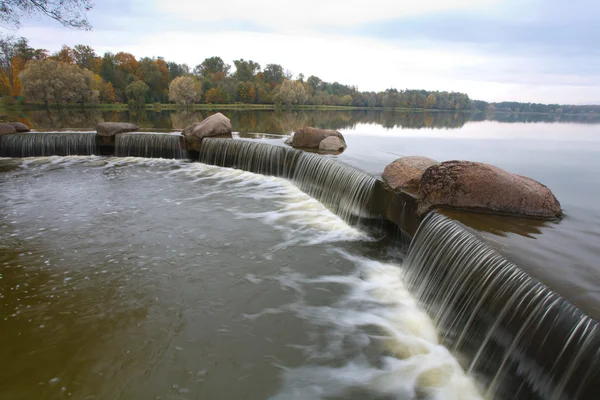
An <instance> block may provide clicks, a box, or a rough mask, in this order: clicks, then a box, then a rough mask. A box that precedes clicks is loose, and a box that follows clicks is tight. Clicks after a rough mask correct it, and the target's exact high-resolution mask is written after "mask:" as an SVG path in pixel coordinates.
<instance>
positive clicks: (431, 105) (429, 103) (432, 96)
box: [425, 93, 437, 108]
mask: <svg viewBox="0 0 600 400" xmlns="http://www.w3.org/2000/svg"><path fill="white" fill-rule="evenodd" d="M436 102H437V98H436V97H435V94H433V93H431V94H430V95H429V96H427V100H425V108H434V106H435V103H436Z"/></svg>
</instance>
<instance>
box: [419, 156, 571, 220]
mask: <svg viewBox="0 0 600 400" xmlns="http://www.w3.org/2000/svg"><path fill="white" fill-rule="evenodd" d="M434 207H450V208H459V209H465V210H473V211H485V212H493V213H501V214H512V215H521V216H528V217H536V218H546V219H553V218H557V217H560V216H561V215H562V210H561V208H560V203H559V202H558V200H556V197H554V195H553V194H552V192H551V191H550V189H548V188H547V187H546V186H544V185H542V184H541V183H539V182H538V181H535V180H533V179H531V178H527V177H524V176H521V175H515V174H511V173H509V172H506V171H504V170H502V169H500V168H498V167H494V166H493V165H489V164H484V163H477V162H470V161H446V162H443V163H441V164H438V165H434V166H432V167H429V168H428V169H427V170H426V171H425V173H424V174H423V176H422V177H421V184H420V186H419V205H418V213H419V215H421V216H423V215H425V214H426V213H427V212H428V211H429V210H431V209H432V208H434Z"/></svg>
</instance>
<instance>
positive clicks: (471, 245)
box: [404, 213, 600, 400]
mask: <svg viewBox="0 0 600 400" xmlns="http://www.w3.org/2000/svg"><path fill="white" fill-rule="evenodd" d="M404 268H405V269H406V280H407V284H408V286H409V288H410V290H411V291H412V292H413V294H414V295H416V296H417V298H418V299H419V300H420V301H421V303H422V304H423V306H424V307H425V308H426V309H427V310H428V312H429V313H430V315H431V316H432V317H433V319H434V321H435V323H436V325H437V327H438V329H439V330H440V331H441V332H442V334H441V336H442V337H441V339H442V341H443V342H444V343H446V345H447V346H449V347H450V348H451V349H453V351H454V352H457V353H459V354H468V355H469V356H470V357H469V358H470V364H469V365H468V371H469V372H475V371H476V372H480V373H483V374H484V375H487V376H489V377H491V378H490V380H489V382H487V387H488V397H495V398H506V399H555V400H559V399H591V398H597V397H598V394H599V393H600V329H599V328H600V326H599V324H598V322H597V321H595V320H593V319H591V318H589V317H588V316H586V315H585V314H583V313H582V312H581V311H580V310H579V309H578V308H577V307H575V306H574V305H573V304H571V303H569V302H568V301H566V300H565V299H563V298H562V297H560V296H559V295H558V294H556V293H555V292H553V291H552V290H551V289H549V288H548V287H546V286H544V285H543V284H542V283H540V282H538V281H536V280H535V279H533V278H532V277H530V276H528V275H527V274H526V273H525V272H523V271H521V270H520V269H519V268H518V267H517V266H515V265H514V264H512V263H510V262H509V261H508V260H506V259H504V258H503V257H502V256H500V255H499V254H498V253H497V252H495V251H494V250H493V249H491V248H490V247H489V246H488V245H486V244H484V243H483V242H482V241H480V240H479V239H478V238H476V237H475V236H474V235H473V234H471V233H469V232H467V231H466V230H465V229H464V228H463V227H462V226H460V225H459V224H457V223H455V222H453V221H451V220H449V219H447V218H446V217H443V216H441V215H439V214H436V213H430V214H429V215H428V216H427V217H426V218H425V220H424V221H423V222H422V224H421V226H420V227H419V229H418V231H417V233H416V235H415V237H414V240H413V242H412V243H411V245H410V249H409V251H408V254H407V258H406V260H405V262H404Z"/></svg>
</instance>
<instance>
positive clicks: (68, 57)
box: [51, 44, 75, 64]
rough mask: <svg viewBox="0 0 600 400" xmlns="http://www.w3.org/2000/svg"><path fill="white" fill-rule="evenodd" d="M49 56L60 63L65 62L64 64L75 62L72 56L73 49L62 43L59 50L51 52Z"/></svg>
mask: <svg viewBox="0 0 600 400" xmlns="http://www.w3.org/2000/svg"><path fill="white" fill-rule="evenodd" d="M51 57H52V58H54V59H55V60H56V61H58V62H61V63H65V64H74V63H75V59H74V58H73V49H71V48H70V47H69V46H67V45H64V44H63V45H62V47H61V49H60V51H57V52H56V53H54V54H52V56H51Z"/></svg>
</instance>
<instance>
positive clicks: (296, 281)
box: [252, 252, 482, 400]
mask: <svg viewBox="0 0 600 400" xmlns="http://www.w3.org/2000/svg"><path fill="white" fill-rule="evenodd" d="M340 254H341V255H342V256H343V257H345V258H347V259H349V260H351V261H352V262H354V263H355V265H356V267H357V269H356V271H355V273H354V274H352V275H350V276H347V275H339V276H338V275H332V276H321V277H317V278H306V277H304V276H302V275H300V274H298V273H289V274H287V275H285V276H282V277H279V278H278V280H279V281H280V283H281V284H282V285H284V286H286V287H288V288H293V289H294V290H296V291H297V292H298V293H299V294H300V297H301V300H299V301H298V302H296V303H292V304H288V305H285V306H283V307H281V308H280V309H279V310H278V309H269V310H265V311H263V313H265V314H272V313H278V312H283V311H284V310H285V311H291V312H294V313H295V314H296V316H297V317H299V318H301V319H305V320H307V321H309V322H310V323H311V324H314V325H318V326H322V327H327V328H328V333H327V334H326V338H327V346H326V348H325V349H323V348H316V347H312V346H308V347H302V350H303V351H305V353H306V354H307V355H308V356H309V359H315V360H319V361H320V362H319V363H318V364H317V363H315V364H314V365H303V366H301V367H298V368H287V367H282V370H283V374H282V375H283V384H282V388H281V391H280V392H279V393H278V394H277V395H275V396H274V397H273V398H274V399H315V398H329V397H344V396H347V395H348V394H349V393H356V392H357V391H359V393H362V392H366V393H371V394H377V395H383V396H390V397H393V398H401V399H404V398H415V397H418V398H423V399H440V400H441V399H480V398H482V397H481V395H480V394H479V390H478V388H477V385H476V383H475V381H474V380H473V379H472V378H471V377H469V376H467V375H466V374H465V372H464V370H463V369H462V367H461V366H460V364H459V363H458V361H457V360H456V359H455V358H454V357H453V356H452V354H450V352H449V351H448V350H447V349H446V348H445V347H444V346H442V345H440V344H439V343H438V339H437V333H436V331H435V329H434V327H433V323H432V321H431V320H430V319H429V317H428V316H427V314H426V313H425V312H424V311H423V310H421V309H420V308H419V306H418V304H417V303H416V301H415V300H414V299H413V298H412V296H411V295H410V294H409V293H408V291H407V290H406V288H405V287H404V285H403V283H402V269H401V268H400V267H399V266H398V265H395V264H387V263H382V262H379V261H375V260H370V259H366V258H363V257H356V256H352V255H349V254H347V253H344V252H340ZM319 284H337V285H343V287H345V288H346V289H347V291H346V295H344V296H342V297H341V298H340V299H339V301H337V302H336V303H335V304H332V305H326V306H310V305H308V304H307V303H306V302H305V301H303V300H302V294H303V293H304V292H305V291H306V289H307V288H308V287H310V286H313V285H319ZM263 313H261V314H263ZM261 314H257V315H255V316H252V317H253V318H257V317H260V315H261ZM374 328H375V329H374ZM349 340H351V341H352V343H354V345H355V346H359V347H363V348H365V349H366V348H367V347H368V346H372V345H373V343H374V342H376V343H377V344H378V346H381V347H382V349H381V351H382V353H383V354H384V355H381V356H380V357H379V363H378V365H373V364H374V363H373V361H372V360H371V361H369V360H368V359H367V357H366V356H365V355H364V354H363V355H358V356H355V357H354V358H353V359H351V360H349V361H348V362H346V363H345V364H344V365H341V366H336V367H333V366H324V365H323V361H327V360H334V359H340V358H341V357H343V354H342V351H343V348H344V343H345V342H348V341H349Z"/></svg>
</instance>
